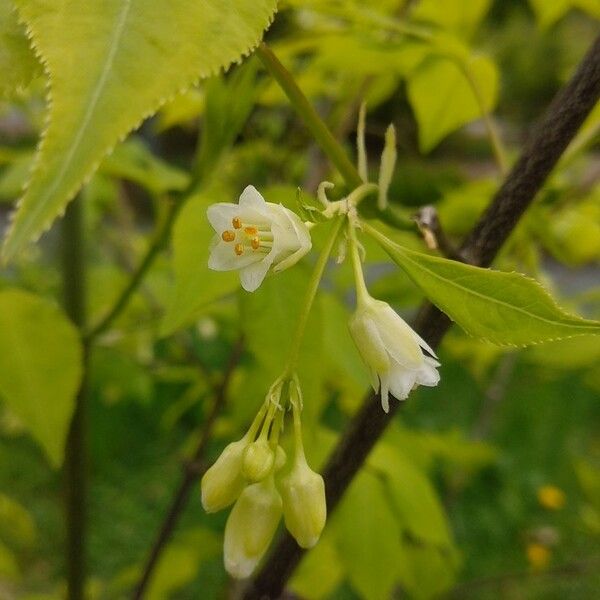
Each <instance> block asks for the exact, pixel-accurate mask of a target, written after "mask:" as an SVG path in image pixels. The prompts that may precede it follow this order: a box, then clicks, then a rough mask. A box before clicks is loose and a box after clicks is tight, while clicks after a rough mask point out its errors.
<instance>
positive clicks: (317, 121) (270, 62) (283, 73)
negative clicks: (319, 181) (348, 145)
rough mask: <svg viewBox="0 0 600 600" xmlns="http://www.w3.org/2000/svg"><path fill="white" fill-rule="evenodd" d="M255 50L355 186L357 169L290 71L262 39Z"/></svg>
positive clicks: (330, 157)
mask: <svg viewBox="0 0 600 600" xmlns="http://www.w3.org/2000/svg"><path fill="white" fill-rule="evenodd" d="M256 53H257V55H258V57H259V58H260V60H261V61H262V63H263V64H264V66H265V67H266V69H267V70H268V71H269V73H270V74H271V75H272V76H273V78H274V79H275V81H277V83H278V84H279V85H280V87H281V89H282V90H283V91H284V92H285V94H286V96H287V97H288V99H289V101H290V102H291V103H292V106H293V107H294V108H295V109H296V111H297V112H298V114H299V115H300V117H301V118H302V121H303V122H304V124H305V125H306V126H307V127H308V129H309V130H310V132H311V133H312V135H313V137H314V138H315V140H316V141H317V142H318V143H319V144H320V145H321V148H323V151H324V152H325V154H327V156H328V157H329V160H331V162H332V163H333V164H334V165H335V167H336V168H337V170H338V171H339V172H340V173H341V174H342V177H343V178H344V179H345V181H346V184H347V185H348V187H351V188H356V187H358V186H359V185H360V184H361V183H363V181H362V179H361V177H360V175H359V173H358V171H357V170H356V168H355V167H354V165H353V164H352V163H351V162H350V160H349V159H348V156H347V155H346V152H345V151H344V149H343V148H342V147H341V146H340V144H339V143H338V142H337V140H336V139H335V138H334V137H333V135H332V133H331V131H329V129H328V128H327V125H325V123H323V120H322V119H321V117H319V115H318V114H317V111H316V110H315V109H314V108H313V107H312V105H311V104H310V102H309V101H308V100H307V98H306V96H305V95H304V94H303V93H302V90H301V89H300V88H299V87H298V85H297V83H296V81H295V80H294V78H293V76H292V75H291V73H290V72H289V71H288V70H287V69H286V68H285V67H284V66H283V65H282V64H281V62H279V59H278V58H277V57H276V56H275V54H273V52H272V51H271V49H270V48H269V47H268V46H267V45H266V44H265V43H264V42H263V43H261V44H260V45H259V46H258V48H257V49H256Z"/></svg>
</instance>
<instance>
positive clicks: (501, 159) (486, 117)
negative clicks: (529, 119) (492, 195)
mask: <svg viewBox="0 0 600 600" xmlns="http://www.w3.org/2000/svg"><path fill="white" fill-rule="evenodd" d="M456 64H457V65H458V67H459V68H460V70H461V72H462V74H463V75H464V76H465V79H466V80H467V83H468V84H469V87H470V88H471V91H472V92H473V95H474V96H475V101H476V102H477V105H478V106H479V112H480V113H481V118H482V119H483V123H484V125H485V129H486V131H487V134H488V137H489V140H490V144H491V146H492V151H493V153H494V157H495V159H496V164H497V165H498V169H499V170H500V174H501V175H502V176H503V177H504V176H505V175H506V174H507V173H508V159H507V158H506V151H505V149H504V146H503V144H502V140H501V139H500V135H499V134H498V130H497V129H496V124H495V123H494V120H493V119H492V116H491V115H490V113H489V112H488V110H487V108H486V106H485V101H484V99H483V95H482V93H481V89H480V88H479V84H478V83H477V80H476V79H475V77H474V76H473V73H472V72H471V69H469V66H468V65H467V64H465V62H464V61H462V60H458V59H457V60H456Z"/></svg>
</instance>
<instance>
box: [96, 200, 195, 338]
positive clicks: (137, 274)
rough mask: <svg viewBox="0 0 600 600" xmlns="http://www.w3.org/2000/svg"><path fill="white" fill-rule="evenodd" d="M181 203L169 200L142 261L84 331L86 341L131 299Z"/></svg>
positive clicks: (98, 332) (98, 333)
mask: <svg viewBox="0 0 600 600" xmlns="http://www.w3.org/2000/svg"><path fill="white" fill-rule="evenodd" d="M183 204H184V201H183V200H179V201H172V202H171V204H170V205H169V208H168V210H167V214H166V215H165V216H164V218H163V221H162V223H161V224H160V225H159V226H158V228H157V231H156V233H155V235H154V239H153V240H152V242H150V245H149V246H148V248H147V250H146V253H145V254H144V257H143V258H142V261H141V262H140V264H139V265H138V266H137V268H136V270H135V271H134V272H133V273H132V275H131V278H130V280H129V282H128V283H127V286H126V287H125V288H124V289H123V290H122V291H121V293H120V294H119V296H118V298H117V299H116V300H115V303H114V304H113V305H112V307H111V308H110V309H109V311H108V312H107V313H106V315H104V317H103V318H102V319H101V320H100V322H99V323H97V324H96V325H95V326H94V327H93V328H92V329H91V330H90V331H88V332H87V333H86V335H85V339H86V341H87V342H88V343H92V342H93V341H94V340H95V339H96V338H97V337H98V336H99V335H100V334H102V333H104V332H105V331H106V330H107V329H108V328H109V327H110V326H111V325H112V323H113V322H114V321H115V319H116V318H117V317H118V316H119V315H120V314H121V312H122V311H123V310H124V309H125V307H126V306H127V304H128V303H129V300H130V299H131V296H132V295H133V294H134V293H135V291H136V290H137V288H138V287H139V285H140V283H141V282H142V280H143V279H144V277H145V276H146V273H147V272H148V270H149V269H150V267H151V266H152V264H153V262H154V259H155V258H156V256H157V254H158V253H159V252H160V251H161V250H162V249H163V247H164V246H165V244H166V243H167V241H168V240H169V237H170V235H171V229H172V228H173V223H174V222H175V219H176V217H177V215H178V214H179V211H180V210H181V207H182V206H183Z"/></svg>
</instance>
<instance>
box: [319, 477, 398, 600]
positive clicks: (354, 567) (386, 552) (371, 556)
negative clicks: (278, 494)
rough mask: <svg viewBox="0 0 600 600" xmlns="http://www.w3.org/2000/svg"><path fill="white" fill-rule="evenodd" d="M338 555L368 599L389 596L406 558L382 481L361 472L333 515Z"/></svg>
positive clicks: (373, 599) (359, 590) (362, 594)
mask: <svg viewBox="0 0 600 600" xmlns="http://www.w3.org/2000/svg"><path fill="white" fill-rule="evenodd" d="M332 521H333V523H332V524H331V526H332V527H333V535H334V537H335V539H336V545H337V548H338V552H339V556H340V558H341V561H342V564H343V565H344V567H345V568H346V574H347V577H348V579H349V580H350V583H351V584H352V586H353V587H354V588H355V589H356V590H357V591H358V592H359V593H360V595H361V597H363V598H366V600H381V598H389V597H390V593H391V591H392V589H393V587H394V584H395V583H396V579H397V570H398V563H399V562H402V561H404V549H403V547H402V545H401V543H400V529H399V526H398V523H397V521H396V518H395V516H394V514H393V513H392V510H391V508H390V505H389V503H388V501H387V498H386V495H385V492H384V489H383V487H382V484H381V482H380V481H379V480H378V479H377V477H375V476H374V475H373V474H371V473H368V472H364V471H363V472H360V473H359V474H358V476H357V477H356V479H354V481H353V482H352V485H351V486H350V487H349V488H348V492H347V493H346V496H345V497H344V499H343V500H342V503H341V504H340V506H339V508H338V509H337V511H336V513H335V514H334V516H333V519H332Z"/></svg>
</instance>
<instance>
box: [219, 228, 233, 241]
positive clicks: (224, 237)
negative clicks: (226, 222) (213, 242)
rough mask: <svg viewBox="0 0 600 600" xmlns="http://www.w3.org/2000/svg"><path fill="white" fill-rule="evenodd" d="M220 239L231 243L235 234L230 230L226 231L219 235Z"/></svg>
mask: <svg viewBox="0 0 600 600" xmlns="http://www.w3.org/2000/svg"><path fill="white" fill-rule="evenodd" d="M221 239H222V240H223V241H224V242H233V240H235V232H233V231H231V230H230V229H226V230H225V231H224V232H223V233H222V234H221Z"/></svg>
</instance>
